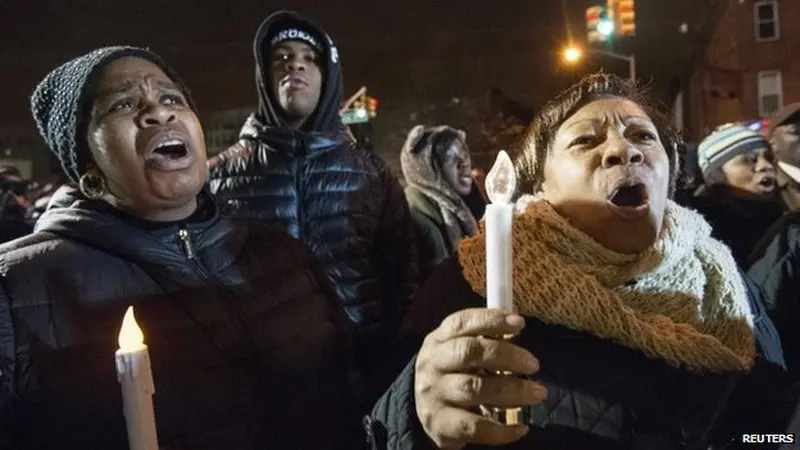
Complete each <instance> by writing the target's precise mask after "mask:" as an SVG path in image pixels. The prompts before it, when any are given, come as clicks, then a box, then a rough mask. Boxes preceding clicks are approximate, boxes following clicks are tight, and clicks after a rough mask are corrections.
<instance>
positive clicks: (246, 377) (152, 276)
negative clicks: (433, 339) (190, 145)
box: [0, 188, 363, 450]
mask: <svg viewBox="0 0 800 450" xmlns="http://www.w3.org/2000/svg"><path fill="white" fill-rule="evenodd" d="M0 275H1V276H2V278H0V381H2V391H0V393H1V395H2V398H1V399H0V400H1V401H2V404H1V405H0V406H1V407H2V409H0V411H2V414H0V419H2V422H0V423H1V424H2V429H0V448H2V449H4V450H5V449H14V450H26V449H36V450H49V449H53V450H55V449H88V448H97V449H108V450H114V449H127V448H128V443H127V437H126V431H125V419H124V417H123V414H122V399H121V391H120V385H119V383H118V382H117V379H116V372H115V370H114V352H115V351H116V348H117V337H118V333H119V330H120V325H121V320H122V317H123V315H124V313H125V310H126V308H128V306H133V307H134V309H135V314H136V317H137V322H138V323H139V324H140V326H141V328H142V329H143V331H144V334H145V342H146V344H147V345H148V347H149V353H150V359H151V361H152V372H153V377H154V381H155V395H154V397H153V400H154V404H155V416H156V420H157V428H158V436H159V440H160V445H161V446H162V448H164V449H181V450H184V449H221V450H222V449H224V450H237V449H241V450H245V449H247V450H249V449H263V448H292V449H297V448H337V445H338V446H339V447H338V448H353V445H355V444H353V443H352V442H350V443H347V442H346V439H347V437H346V436H343V434H345V433H347V432H348V427H350V428H349V430H352V427H351V425H352V424H355V426H356V428H357V429H359V430H360V423H359V422H360V421H359V420H358V419H357V418H356V420H355V421H352V422H351V421H350V418H352V417H353V416H352V415H351V414H352V413H353V409H354V405H355V402H356V398H357V395H358V391H357V389H359V388H358V385H357V384H356V382H357V376H356V375H355V372H354V371H353V370H352V367H353V365H352V364H350V363H351V362H352V358H351V357H350V356H349V349H348V345H349V344H348V334H347V333H348V325H347V320H346V318H345V316H344V314H343V313H342V312H341V309H340V307H339V306H338V302H337V301H336V299H335V295H334V293H333V292H332V290H331V289H330V285H329V284H328V281H327V279H326V278H325V276H324V275H323V274H322V272H321V270H319V269H318V265H317V264H316V263H315V261H314V259H313V255H311V254H310V252H308V250H307V249H306V248H305V247H304V246H303V245H302V244H301V243H299V242H297V241H296V240H294V239H292V238H291V237H289V236H287V235H285V234H284V233H282V232H280V231H274V230H268V229H266V228H263V227H262V226H257V227H249V226H245V225H244V224H243V223H239V222H233V221H229V220H227V219H224V218H221V217H220V216H219V215H218V213H217V210H216V207H215V206H214V204H213V200H211V198H210V197H208V196H207V195H204V196H201V207H200V208H199V209H198V211H197V212H196V213H195V214H194V215H193V216H192V217H191V218H189V219H187V220H186V221H182V222H180V223H167V224H162V223H153V222H145V221H142V220H140V219H137V218H134V217H131V216H128V215H126V214H124V213H122V212H121V211H119V210H116V209H115V208H113V207H111V206H109V205H108V204H106V203H104V202H101V201H96V200H95V201H93V200H86V199H84V198H82V197H81V196H80V194H78V193H77V191H75V190H71V189H70V188H62V190H61V191H60V192H58V193H57V194H56V197H55V198H54V199H53V202H52V203H51V207H50V209H49V210H48V211H47V212H46V213H45V214H44V215H43V216H42V217H41V219H40V220H39V222H38V224H37V229H36V231H35V232H34V234H32V235H30V236H27V237H25V238H22V239H19V240H16V241H13V242H10V243H8V244H5V245H3V246H2V247H0ZM356 434H357V435H358V436H357V437H356ZM351 436H353V438H354V441H355V442H356V443H358V442H363V433H353V434H352V435H351ZM356 448H357V447H356Z"/></svg>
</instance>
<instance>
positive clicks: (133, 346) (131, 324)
mask: <svg viewBox="0 0 800 450" xmlns="http://www.w3.org/2000/svg"><path fill="white" fill-rule="evenodd" d="M142 347H144V334H143V333H142V329H141V328H139V324H138V323H136V317H135V316H134V315H133V306H129V307H128V310H127V311H125V317H124V318H123V319H122V328H121V329H120V330H119V349H120V350H122V351H123V352H130V351H134V350H138V349H140V348H142Z"/></svg>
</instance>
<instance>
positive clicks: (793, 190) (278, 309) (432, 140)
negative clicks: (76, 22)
mask: <svg viewBox="0 0 800 450" xmlns="http://www.w3.org/2000/svg"><path fill="white" fill-rule="evenodd" d="M253 48H254V57H255V61H254V65H255V68H256V70H255V84H256V87H257V91H258V103H259V106H258V108H257V109H256V110H255V111H253V113H252V115H251V116H250V117H248V118H247V120H246V121H245V123H243V124H242V128H241V133H240V136H239V139H238V141H237V142H232V143H231V147H230V149H228V150H227V151H225V152H223V153H222V154H220V155H219V156H217V157H215V158H213V159H211V160H207V154H206V148H205V144H204V139H203V127H202V124H201V123H200V120H199V119H198V116H197V113H196V105H195V103H194V101H193V99H192V97H191V95H190V91H189V88H188V87H187V86H186V85H185V84H184V82H183V81H182V80H181V78H180V77H179V75H178V74H177V73H175V72H174V71H173V70H172V69H171V68H170V66H169V65H168V63H167V62H166V61H164V60H162V59H161V58H160V57H159V56H157V55H156V54H155V53H153V52H151V51H150V50H148V49H144V48H138V47H129V46H113V47H101V48H97V49H95V50H92V51H91V52H89V53H86V54H83V55H79V56H77V57H75V58H73V59H71V60H69V61H67V62H65V63H63V64H62V65H60V66H58V67H57V68H55V69H53V70H52V71H51V72H49V73H48V74H46V75H44V77H43V79H42V80H41V82H40V83H39V84H38V86H37V87H36V89H35V91H34V93H33V95H32V97H31V113H32V116H33V120H34V121H35V122H36V124H37V126H38V129H39V132H40V134H41V137H42V139H43V140H44V141H45V142H46V144H47V145H48V147H49V148H50V149H51V150H52V152H53V154H54V155H55V156H56V157H57V159H58V161H59V162H60V164H61V168H62V170H63V176H64V177H65V178H66V179H67V180H68V181H67V182H66V183H64V184H63V185H58V186H56V185H55V184H53V185H46V186H37V185H35V184H32V183H30V182H29V181H26V180H23V179H22V177H21V176H20V174H19V172H18V171H15V170H14V169H13V168H10V167H6V168H4V169H3V170H2V171H1V172H0V183H1V184H2V194H3V198H4V202H3V204H4V207H3V210H2V219H3V222H4V223H5V222H8V223H9V227H8V228H7V229H5V228H4V231H3V232H4V233H6V234H5V236H4V237H3V239H4V241H5V243H4V244H2V246H0V449H3V450H7V449H8V450H11V449H14V450H27V449H31V450H33V449H36V450H49V449H64V448H102V449H125V448H129V447H128V445H129V444H128V438H129V434H130V433H132V432H133V431H135V430H134V428H135V426H128V427H127V428H126V417H125V416H124V415H123V405H122V403H123V400H122V398H121V395H120V388H119V385H118V380H117V377H116V373H115V372H114V370H113V369H114V366H113V364H112V362H111V358H112V357H113V355H114V352H115V350H116V346H117V333H118V331H119V325H120V323H121V320H122V317H123V313H124V312H125V311H126V310H127V308H128V307H129V306H133V307H135V312H136V318H137V320H138V322H139V323H140V324H141V327H142V328H143V329H144V334H145V341H146V343H147V345H148V351H149V360H150V362H151V365H152V372H153V378H154V383H155V396H154V397H153V402H154V408H155V420H156V426H157V430H158V441H159V448H162V449H181V450H184V449H211V450H217V449H220V450H222V449H225V450H239V449H242V450H245V449H264V448H281V449H283V448H285V449H360V448H363V449H370V450H377V449H381V450H384V449H392V450H399V449H408V450H412V449H415V450H416V449H422V450H426V449H436V448H440V449H449V450H452V449H461V448H485V447H484V446H497V447H504V448H509V449H522V448H525V449H534V448H535V449H548V450H554V449H555V450H557V449H564V450H578V449H581V450H582V449H601V448H602V449H606V448H610V449H626V450H627V449H633V450H679V449H680V450H689V449H733V448H752V447H751V445H752V443H753V441H752V440H753V439H755V442H758V443H763V444H766V445H769V446H771V447H775V448H795V447H792V446H793V445H795V442H796V439H797V436H798V435H797V433H800V384H798V381H800V331H799V330H800V306H799V305H800V292H798V289H799V288H798V286H800V283H797V282H796V280H795V277H796V276H797V268H798V267H800V261H797V258H799V257H800V252H798V248H800V240H799V239H798V236H800V215H798V213H797V207H798V205H800V176H798V174H800V128H799V127H800V104H796V105H790V106H787V107H786V108H784V109H783V110H781V111H779V112H777V113H776V115H775V116H774V117H773V118H772V119H771V121H770V128H769V130H767V132H766V134H764V135H762V134H759V133H756V132H753V131H751V130H750V129H748V128H746V127H742V126H739V125H728V126H724V127H720V128H719V129H717V130H715V131H714V133H712V134H711V135H710V136H708V137H707V138H706V139H704V140H703V141H702V142H701V143H700V144H699V145H698V146H696V152H695V153H694V157H691V156H692V155H691V154H690V155H689V157H688V158H685V159H684V160H682V159H681V153H682V151H681V149H682V148H684V144H683V142H682V140H681V137H680V134H679V133H678V132H677V131H676V130H673V129H672V128H671V126H670V124H669V122H668V120H666V116H665V115H664V114H663V111H661V110H659V108H658V107H657V106H655V104H654V103H653V102H652V101H651V99H649V98H648V96H647V95H646V93H645V92H643V91H642V90H640V89H639V87H638V86H637V85H636V84H635V83H633V82H631V81H628V80H624V79H621V78H619V77H616V76H614V75H609V74H604V73H598V74H592V75H589V76H587V77H585V78H584V79H583V80H581V81H580V82H578V83H577V84H576V85H574V86H572V87H570V88H569V89H567V90H566V91H565V92H563V93H561V94H559V95H558V96H556V97H555V98H553V100H552V101H551V102H550V103H548V104H547V105H544V106H543V107H542V109H541V111H540V112H539V114H538V115H537V116H536V117H535V119H534V120H533V122H532V123H531V124H530V126H529V127H528V129H527V131H526V132H525V134H524V138H523V140H522V141H521V142H520V144H519V146H518V148H517V149H516V151H515V152H514V153H515V154H514V165H515V167H516V176H517V178H518V179H519V186H518V189H517V192H516V195H515V197H514V198H513V199H512V201H513V202H514V203H515V204H514V205H508V206H509V207H511V208H510V209H509V211H514V212H515V215H514V217H513V221H512V235H511V237H510V239H511V242H512V246H513V258H512V259H511V260H510V264H511V266H512V269H513V271H514V272H513V273H514V278H513V279H514V284H513V286H512V291H513V299H511V300H513V306H509V307H508V308H506V309H495V308H492V309H489V308H486V297H485V296H486V289H487V287H486V286H487V278H488V277H489V276H491V274H488V273H487V268H486V259H487V253H488V249H487V248H486V247H487V236H486V229H485V226H484V216H485V215H486V211H487V208H489V206H488V203H489V202H488V199H487V192H486V186H485V174H484V173H483V170H480V169H479V168H474V167H472V162H471V161H472V158H471V154H470V148H469V142H470V136H469V135H467V134H466V133H465V132H464V131H463V130H460V129H458V128H456V127H453V126H450V125H448V124H419V125H418V126H416V127H414V128H413V129H412V130H410V132H409V134H408V137H407V140H406V142H405V145H404V146H403V148H402V149H397V150H398V152H399V154H400V161H401V167H402V175H403V181H404V182H403V184H401V183H400V181H399V180H398V179H397V177H395V176H394V175H393V174H392V173H391V171H390V170H389V168H388V165H387V164H386V163H385V161H383V160H382V159H381V158H379V157H378V156H376V155H375V153H373V152H369V151H366V150H365V149H363V148H361V147H360V146H359V143H358V142H355V140H354V139H353V136H352V134H351V133H350V132H349V131H348V130H347V128H346V126H345V125H344V124H343V123H342V120H341V117H340V114H339V109H340V106H341V103H342V80H341V73H342V71H341V55H340V54H339V50H338V48H337V47H336V45H335V43H334V41H333V39H332V38H331V36H330V35H328V34H327V33H326V32H325V31H324V30H323V29H322V28H320V27H319V26H317V25H316V24H314V23H313V22H312V21H310V20H309V19H307V18H304V17H302V16H300V15H299V14H297V13H294V12H288V11H280V12H277V13H275V14H273V15H271V16H269V17H268V18H267V19H266V20H265V21H264V22H263V23H262V25H261V26H260V27H259V29H258V30H257V31H256V34H255V38H254V46H253ZM532 88H534V87H532ZM684 161H690V162H691V163H690V164H689V166H687V165H685V164H684ZM509 178H510V177H509ZM56 188H57V189H56ZM11 223H13V224H14V225H13V226H12V225H10V224H11ZM15 227H16V228H15ZM6 230H7V232H6ZM513 411H516V412H517V413H518V414H517V413H514V414H512V413H511V412H513ZM128 419H129V420H130V419H131V418H130V417H128ZM129 425H130V424H129Z"/></svg>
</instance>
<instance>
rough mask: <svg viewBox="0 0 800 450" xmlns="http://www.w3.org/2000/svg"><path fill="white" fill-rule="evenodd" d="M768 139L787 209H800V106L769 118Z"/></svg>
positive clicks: (794, 105) (795, 104)
mask: <svg viewBox="0 0 800 450" xmlns="http://www.w3.org/2000/svg"><path fill="white" fill-rule="evenodd" d="M767 137H768V139H769V142H770V144H772V151H773V152H775V158H776V159H777V161H778V163H777V165H778V188H779V190H780V197H781V200H782V201H783V203H785V204H786V209H787V210H790V211H794V210H796V209H799V208H800V103H792V104H791V105H787V106H785V107H783V108H781V109H780V110H778V111H776V112H775V113H774V114H773V115H772V116H771V117H770V118H769V127H768V128H767Z"/></svg>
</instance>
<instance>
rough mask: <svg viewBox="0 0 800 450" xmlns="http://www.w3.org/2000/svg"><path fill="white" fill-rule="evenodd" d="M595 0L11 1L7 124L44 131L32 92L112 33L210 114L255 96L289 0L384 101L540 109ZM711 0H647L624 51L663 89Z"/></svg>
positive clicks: (358, 81) (562, 73) (3, 76)
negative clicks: (269, 43) (494, 99)
mask: <svg viewBox="0 0 800 450" xmlns="http://www.w3.org/2000/svg"><path fill="white" fill-rule="evenodd" d="M587 3H592V2H591V1H585V0H565V3H564V4H562V2H560V1H558V0H426V1H413V0H407V1H389V0H338V1H326V2H323V1H319V0H315V1H311V0H293V1H292V2H276V1H269V0H261V1H255V0H226V1H222V0H218V1H210V0H182V1H180V2H178V1H173V2H166V1H163V0H162V1H155V0H141V1H138V2H121V1H118V0H69V1H66V0H27V1H26V0H0V14H2V17H3V18H4V21H3V26H2V27H0V42H2V47H0V99H2V104H3V107H2V108H0V131H1V132H3V133H6V134H14V135H17V134H19V133H32V132H33V131H34V128H33V122H32V119H31V118H30V114H29V112H28V96H29V95H30V93H31V91H32V90H33V88H34V86H35V84H36V82H38V80H39V79H41V77H42V76H44V74H45V73H46V72H47V71H49V70H50V69H52V68H54V67H55V66H56V65H58V64H59V63H61V62H63V61H65V60H67V59H69V58H71V57H74V56H76V55H78V54H80V53H83V52H85V51H87V50H90V49H92V48H94V47H98V46H103V45H112V44H132V45H139V46H149V47H150V48H151V49H152V50H154V51H155V52H157V53H159V54H161V55H162V56H163V57H164V58H165V59H166V60H167V62H168V63H170V64H171V65H172V66H173V67H174V68H175V69H176V70H177V71H178V73H179V74H181V76H182V77H183V78H184V79H185V80H186V82H187V84H188V85H189V87H190V88H191V89H192V91H193V92H194V95H195V97H196V98H195V99H196V101H197V103H198V105H199V107H200V110H201V115H202V116H207V115H208V114H210V113H212V112H214V111H217V110H221V109H228V108H236V107H242V106H248V105H253V104H255V101H256V96H255V95H256V94H255V88H254V81H253V61H252V56H251V55H252V53H251V48H252V36H253V34H254V33H255V30H256V28H257V27H258V25H259V23H260V22H261V21H262V20H263V19H264V18H265V17H266V16H267V15H268V14H269V13H271V12H273V11H275V10H278V9H281V8H285V7H287V6H290V7H291V8H292V9H294V10H296V11H299V12H301V13H303V14H306V15H308V16H310V17H311V18H312V19H314V20H315V21H317V22H318V23H319V24H320V25H322V26H323V27H325V28H326V29H327V30H328V31H329V32H330V33H331V34H332V36H333V38H334V39H335V40H336V41H337V44H338V46H339V48H340V55H342V61H343V68H344V80H345V88H346V91H347V92H346V95H349V93H350V92H352V91H355V90H356V89H358V87H360V86H361V85H367V86H368V87H369V89H370V91H371V93H372V94H373V95H375V96H376V97H378V98H379V99H380V102H381V108H389V109H392V108H403V107H407V106H408V105H409V104H411V105H413V104H422V103H428V102H436V101H440V100H442V99H449V98H451V97H457V96H461V95H476V94H479V93H481V92H485V91H487V90H488V89H490V88H494V87H497V88H500V89H502V90H503V91H504V92H505V93H506V94H507V95H509V96H510V97H512V98H514V99H517V100H520V101H523V102H526V103H528V104H530V105H531V106H533V107H537V106H539V105H540V104H541V102H542V101H544V100H546V99H548V98H550V97H552V96H553V95H554V94H555V93H557V92H558V91H559V90H560V89H561V88H563V87H565V86H567V85H568V84H569V83H571V82H573V81H574V80H575V77H576V76H578V75H579V72H577V71H576V70H575V69H568V68H564V67H562V66H561V65H560V64H559V63H558V50H559V48H560V47H561V45H562V44H563V42H565V40H566V39H567V27H566V24H567V23H570V27H571V30H572V31H573V32H574V34H575V35H576V36H577V37H578V38H582V36H583V33H584V24H583V11H584V8H585V6H586V5H587ZM684 3H685V4H686V5H684V6H683V7H681V6H680V5H681V4H684ZM701 3H703V2H702V1H700V0H672V1H670V2H664V1H661V0H638V1H637V21H638V25H637V26H638V36H637V37H636V41H635V42H628V43H624V42H623V43H622V46H621V47H619V50H620V51H629V50H630V49H631V48H632V46H635V48H636V51H637V56H638V57H639V60H640V61H639V72H640V76H641V78H642V79H645V80H647V79H650V78H651V77H652V75H653V74H655V79H656V80H657V81H658V83H657V85H656V87H657V88H658V89H659V90H661V91H663V90H665V89H666V86H668V84H669V83H670V82H671V78H672V77H674V76H675V75H676V74H677V73H679V72H680V71H681V70H682V69H683V65H684V63H683V62H682V58H684V56H685V54H686V47H685V45H684V44H685V42H684V41H687V39H685V36H681V35H679V34H678V33H677V27H678V25H679V23H680V22H681V21H682V20H691V19H693V17H694V15H696V14H694V15H693V12H695V13H696V12H697V10H698V9H699V8H698V6H699V5H700V4H701ZM687 5H689V7H687ZM692 6H693V7H692ZM565 10H566V12H567V16H566V17H565V15H564V11H565ZM665 36H666V38H665ZM667 43H668V44H669V45H665V44H667ZM600 63H602V65H603V66H605V68H606V70H609V71H616V72H619V73H620V74H625V73H626V70H627V69H626V67H625V65H624V63H621V64H622V65H620V64H619V63H616V62H614V61H596V62H594V63H592V64H586V65H585V66H584V67H583V70H591V69H596V68H598V67H599V65H598V64H600ZM1 138H2V135H0V139H1Z"/></svg>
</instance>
